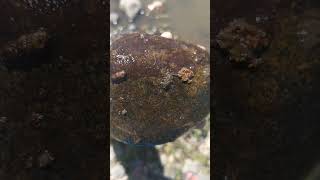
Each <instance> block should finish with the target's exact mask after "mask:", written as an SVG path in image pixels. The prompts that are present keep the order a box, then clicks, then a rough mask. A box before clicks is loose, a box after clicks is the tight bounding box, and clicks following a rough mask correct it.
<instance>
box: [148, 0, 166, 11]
mask: <svg viewBox="0 0 320 180" xmlns="http://www.w3.org/2000/svg"><path fill="white" fill-rule="evenodd" d="M162 7H163V2H162V1H153V2H152V3H150V4H149V5H148V9H149V11H150V12H151V11H153V10H156V9H161V8H162Z"/></svg>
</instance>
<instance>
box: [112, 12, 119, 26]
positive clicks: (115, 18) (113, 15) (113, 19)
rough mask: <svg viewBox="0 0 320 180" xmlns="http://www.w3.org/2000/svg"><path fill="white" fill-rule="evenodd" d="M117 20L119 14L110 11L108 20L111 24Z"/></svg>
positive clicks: (115, 23)
mask: <svg viewBox="0 0 320 180" xmlns="http://www.w3.org/2000/svg"><path fill="white" fill-rule="evenodd" d="M118 20H119V15H118V14H117V13H115V12H112V13H110V22H111V23H112V24H113V25H117V24H118Z"/></svg>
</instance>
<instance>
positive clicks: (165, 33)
mask: <svg viewBox="0 0 320 180" xmlns="http://www.w3.org/2000/svg"><path fill="white" fill-rule="evenodd" d="M161 36H162V37H165V38H168V39H172V38H173V36H172V33H171V32H169V31H166V32H163V33H162V34H161Z"/></svg>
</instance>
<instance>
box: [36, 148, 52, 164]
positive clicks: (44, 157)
mask: <svg viewBox="0 0 320 180" xmlns="http://www.w3.org/2000/svg"><path fill="white" fill-rule="evenodd" d="M53 160H54V158H53V157H52V155H51V154H50V153H49V151H48V150H45V151H44V152H43V153H42V154H40V156H39V157H38V162H39V167H45V166H48V165H49V164H50V163H51V162H52V161H53Z"/></svg>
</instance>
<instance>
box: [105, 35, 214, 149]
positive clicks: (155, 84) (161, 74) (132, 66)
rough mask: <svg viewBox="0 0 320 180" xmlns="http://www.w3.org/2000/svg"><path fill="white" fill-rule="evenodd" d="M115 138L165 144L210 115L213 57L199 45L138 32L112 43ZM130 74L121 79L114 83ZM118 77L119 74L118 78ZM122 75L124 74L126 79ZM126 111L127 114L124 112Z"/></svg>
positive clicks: (112, 124)
mask: <svg viewBox="0 0 320 180" xmlns="http://www.w3.org/2000/svg"><path fill="white" fill-rule="evenodd" d="M110 56H111V62H110V71H111V72H110V74H112V75H113V77H112V78H113V80H112V81H110V83H111V84H110V87H111V93H110V96H111V98H112V102H111V112H110V114H111V122H110V131H111V137H113V138H114V139H116V140H118V141H121V142H124V143H130V144H144V145H145V144H151V145H155V144H162V143H166V142H169V141H173V140H175V139H176V138H177V137H178V136H180V135H181V134H183V133H184V132H186V131H187V130H188V129H190V128H193V127H195V126H197V125H198V124H201V123H202V122H203V120H204V117H205V116H206V115H207V114H208V113H209V86H210V82H209V81H210V80H209V74H210V73H209V54H208V53H207V52H206V51H204V50H203V49H201V48H199V47H197V46H196V45H191V44H188V43H185V42H181V41H176V40H172V39H167V38H163V37H161V36H155V35H148V34H140V33H133V34H127V35H124V36H123V37H121V38H119V39H118V40H116V41H115V42H113V43H112V45H111V52H110ZM119 72H125V76H123V77H125V78H122V81H114V79H115V78H116V77H120V75H123V73H119ZM116 75H118V76H116ZM121 77H122V76H121ZM123 109H125V110H126V114H125V116H124V115H121V113H120V114H119V112H121V111H123Z"/></svg>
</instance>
